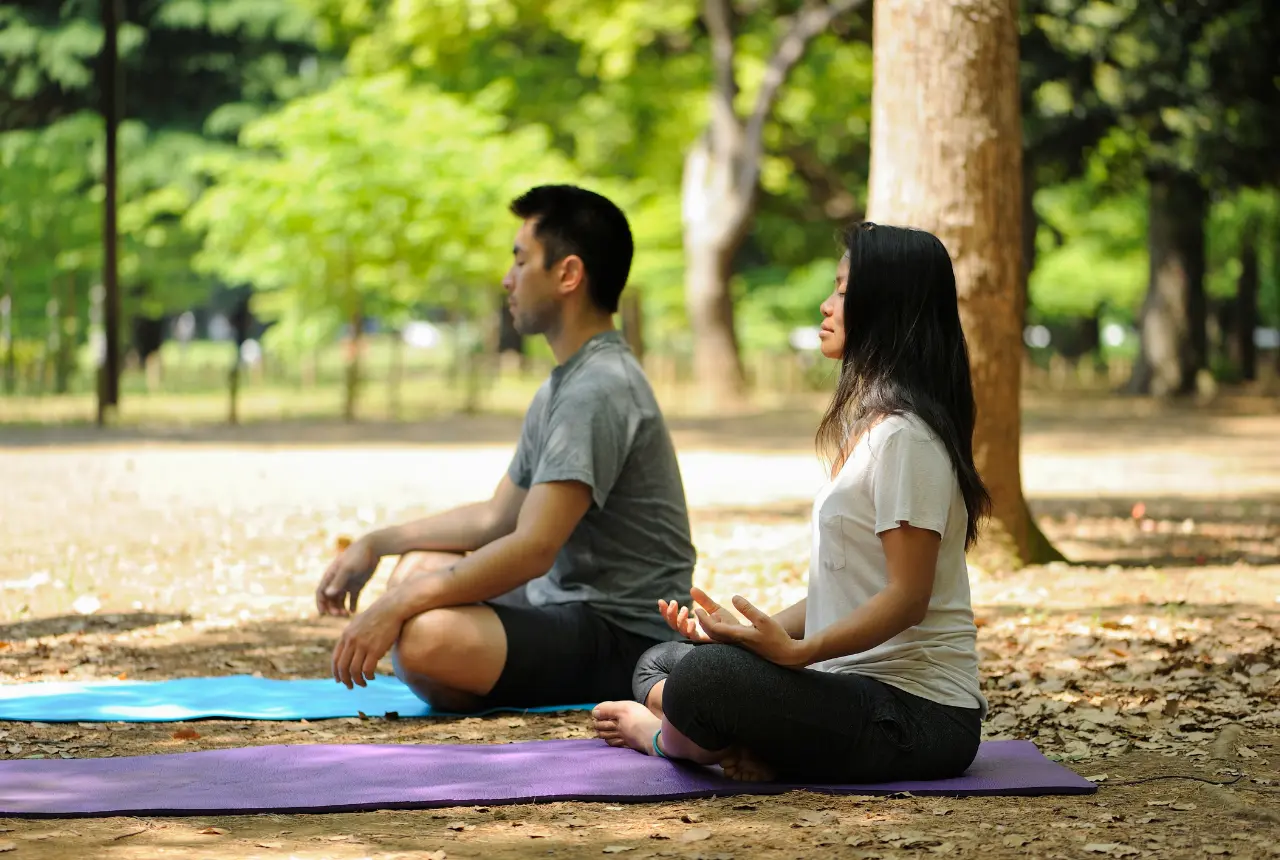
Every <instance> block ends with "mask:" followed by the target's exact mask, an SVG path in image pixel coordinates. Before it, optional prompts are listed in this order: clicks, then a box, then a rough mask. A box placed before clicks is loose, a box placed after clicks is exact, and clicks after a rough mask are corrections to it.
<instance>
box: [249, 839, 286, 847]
mask: <svg viewBox="0 0 1280 860" xmlns="http://www.w3.org/2000/svg"><path fill="white" fill-rule="evenodd" d="M253 844H254V845H256V846H257V847H259V848H283V847H284V843H283V842H277V841H275V840H272V841H270V842H255V843H253Z"/></svg>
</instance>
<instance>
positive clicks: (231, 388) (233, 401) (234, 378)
mask: <svg viewBox="0 0 1280 860" xmlns="http://www.w3.org/2000/svg"><path fill="white" fill-rule="evenodd" d="M234 349H235V356H234V357H233V358H232V360H231V368H230V369H229V370H228V371H227V423H228V424H230V425H231V426H232V427H234V426H235V425H237V424H239V423H240V347H239V346H236V347H234Z"/></svg>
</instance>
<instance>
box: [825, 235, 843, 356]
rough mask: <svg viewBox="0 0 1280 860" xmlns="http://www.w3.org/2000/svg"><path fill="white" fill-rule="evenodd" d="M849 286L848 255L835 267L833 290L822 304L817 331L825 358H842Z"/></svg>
mask: <svg viewBox="0 0 1280 860" xmlns="http://www.w3.org/2000/svg"><path fill="white" fill-rule="evenodd" d="M848 286H849V255H848V254H845V255H844V256H843V257H841V258H840V265H838V266H837V267H836V284H835V290H834V291H833V292H832V293H831V295H829V296H827V300H826V301H825V302H823V303H822V306H821V310H822V328H821V329H819V331H818V338H819V341H820V348H821V350H822V354H823V355H825V356H826V357H827V358H832V359H836V360H839V359H842V358H844V291H845V290H846V289H847V288H848Z"/></svg>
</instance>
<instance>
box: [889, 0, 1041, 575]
mask: <svg viewBox="0 0 1280 860" xmlns="http://www.w3.org/2000/svg"><path fill="white" fill-rule="evenodd" d="M873 16H874V17H873V22H872V26H873V35H872V45H873V46H874V48H873V50H874V55H873V75H874V78H875V89H874V91H873V94H872V120H871V181H870V186H871V188H870V201H869V206H868V213H867V214H868V218H869V219H871V220H873V221H881V222H883V223H887V224H897V225H904V226H911V227H919V228H923V229H925V230H928V231H930V232H932V233H933V234H934V235H936V236H937V237H938V238H939V239H941V240H942V242H943V244H944V245H946V247H947V249H948V250H949V251H950V253H951V257H952V261H953V264H954V266H955V272H956V283H957V288H958V292H959V298H960V316H961V320H962V322H963V324H964V329H965V334H966V337H967V339H968V342H969V350H970V356H971V363H972V370H973V384H974V395H975V397H976V399H977V408H978V413H977V424H976V427H975V429H974V455H975V460H976V461H977V466H978V470H979V472H980V473H981V475H982V477H983V480H984V481H985V482H986V485H987V487H988V489H989V490H990V492H991V496H992V500H993V502H994V510H993V516H992V519H991V521H990V522H988V523H987V525H986V528H985V529H984V532H983V537H982V541H981V545H980V552H981V553H982V555H983V556H984V560H987V561H988V563H989V564H992V565H999V566H1005V567H1007V566H1019V565H1020V564H1022V563H1038V562H1044V561H1049V560H1053V559H1060V558H1061V555H1059V554H1058V552H1057V551H1056V550H1054V549H1053V547H1052V546H1051V545H1050V544H1049V542H1048V541H1047V540H1045V538H1044V536H1043V535H1042V534H1041V533H1040V530H1039V529H1038V528H1037V527H1036V525H1035V521H1034V520H1033V519H1032V517H1031V513H1030V510H1029V509H1028V507H1027V504H1026V500H1025V499H1024V498H1023V494H1022V474H1021V466H1020V437H1021V414H1020V409H1019V393H1020V392H1019V387H1020V383H1021V379H1020V377H1021V372H1022V360H1021V359H1022V320H1023V312H1024V304H1025V301H1024V295H1023V274H1024V273H1023V269H1022V265H1023V244H1022V229H1023V218H1024V215H1025V212H1024V210H1023V196H1022V182H1023V175H1022V126H1021V117H1020V109H1019V98H1018V29H1017V17H1018V16H1017V2H1016V0H877V2H876V4H875V8H874V11H873Z"/></svg>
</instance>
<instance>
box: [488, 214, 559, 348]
mask: <svg viewBox="0 0 1280 860" xmlns="http://www.w3.org/2000/svg"><path fill="white" fill-rule="evenodd" d="M535 226H536V222H535V220H534V219H532V218H530V219H528V220H526V221H525V222H524V223H523V224H521V225H520V229H519V230H518V231H517V232H516V240H515V244H514V246H513V247H512V249H511V252H512V260H511V268H510V269H508V270H507V274H506V277H504V278H503V279H502V288H503V289H505V290H506V291H507V304H508V305H509V306H510V308H511V318H512V320H513V321H514V322H515V327H516V331H518V332H520V333H521V334H524V335H533V334H545V333H546V332H547V330H548V329H549V328H551V326H552V325H554V323H555V321H556V319H557V317H558V316H559V312H560V290H559V286H560V272H559V269H560V264H559V263H557V264H556V265H554V266H552V267H551V269H550V270H548V269H547V267H546V266H545V265H544V264H543V247H542V243H541V242H539V241H538V239H537V237H536V236H534V234H533V231H534V227H535Z"/></svg>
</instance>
